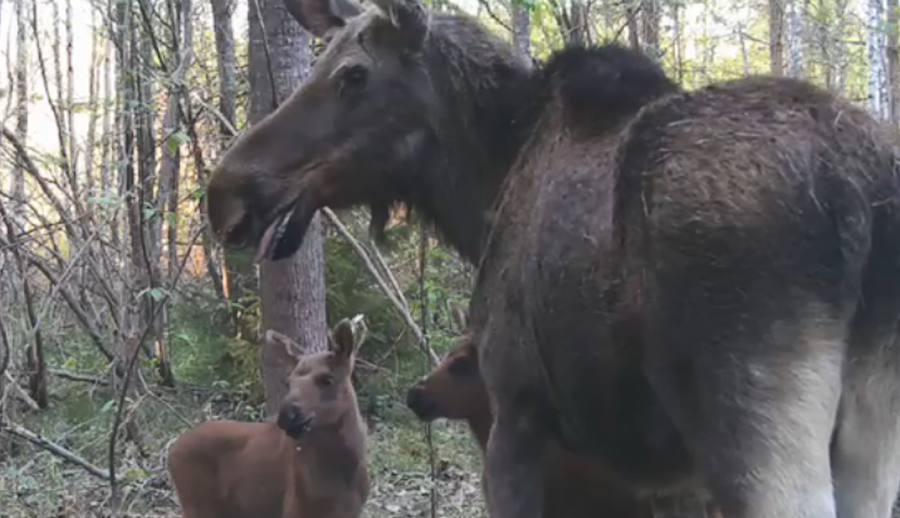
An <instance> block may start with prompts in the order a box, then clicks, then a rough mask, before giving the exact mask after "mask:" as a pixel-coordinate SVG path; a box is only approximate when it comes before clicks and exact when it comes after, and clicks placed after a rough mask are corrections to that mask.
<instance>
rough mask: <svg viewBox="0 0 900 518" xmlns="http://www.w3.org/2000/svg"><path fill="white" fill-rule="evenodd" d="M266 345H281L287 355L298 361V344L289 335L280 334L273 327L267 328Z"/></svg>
mask: <svg viewBox="0 0 900 518" xmlns="http://www.w3.org/2000/svg"><path fill="white" fill-rule="evenodd" d="M265 342H266V347H283V348H284V351H285V352H286V353H287V355H288V356H290V357H291V358H293V359H294V360H296V361H300V356H301V354H300V344H298V343H297V342H295V341H294V340H293V339H292V338H291V337H289V336H287V335H284V334H281V333H279V332H278V331H275V330H274V329H269V330H268V331H266V334H265Z"/></svg>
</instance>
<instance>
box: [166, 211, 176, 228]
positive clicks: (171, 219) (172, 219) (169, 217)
mask: <svg viewBox="0 0 900 518" xmlns="http://www.w3.org/2000/svg"><path fill="white" fill-rule="evenodd" d="M166 223H168V224H169V226H170V227H177V226H178V214H176V213H174V212H169V213H167V214H166Z"/></svg>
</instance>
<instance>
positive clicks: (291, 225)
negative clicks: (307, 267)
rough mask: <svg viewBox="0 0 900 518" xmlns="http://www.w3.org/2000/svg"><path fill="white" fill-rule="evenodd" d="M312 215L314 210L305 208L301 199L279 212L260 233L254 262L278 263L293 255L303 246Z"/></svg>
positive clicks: (305, 205)
mask: <svg viewBox="0 0 900 518" xmlns="http://www.w3.org/2000/svg"><path fill="white" fill-rule="evenodd" d="M313 215H315V210H310V209H309V208H307V204H306V203H304V202H303V200H302V198H297V199H296V200H295V201H294V203H292V204H290V205H289V206H287V207H286V208H284V209H283V210H281V211H279V212H278V213H277V214H276V215H275V217H274V218H272V221H271V223H269V225H268V226H267V227H266V230H265V231H264V232H263V233H262V236H261V237H260V239H259V243H257V246H256V255H255V256H254V261H255V262H257V263H259V262H261V261H262V260H263V259H268V260H270V261H280V260H281V259H286V258H288V257H290V256H292V255H294V253H295V252H297V250H298V249H299V248H300V245H302V244H303V238H304V236H305V235H306V231H307V230H308V229H309V224H310V222H312V218H313Z"/></svg>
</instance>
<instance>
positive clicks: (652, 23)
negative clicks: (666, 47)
mask: <svg viewBox="0 0 900 518" xmlns="http://www.w3.org/2000/svg"><path fill="white" fill-rule="evenodd" d="M641 29H642V33H643V34H642V39H643V47H644V53H645V54H647V55H648V56H649V57H650V58H651V59H653V60H654V61H659V60H660V59H661V58H662V50H661V49H660V46H659V0H643V6H642V9H641Z"/></svg>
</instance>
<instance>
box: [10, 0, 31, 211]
mask: <svg viewBox="0 0 900 518" xmlns="http://www.w3.org/2000/svg"><path fill="white" fill-rule="evenodd" d="M26 1H27V0H16V138H17V139H19V142H23V143H24V142H27V141H28V44H29V42H28V37H27V35H26V34H27V32H28V21H27V19H26V16H27V14H26V13H27V11H26V10H25V2H26ZM22 162H23V158H22V157H21V156H19V157H18V158H17V160H16V161H15V167H13V175H12V185H11V186H10V192H11V193H12V199H13V206H12V209H11V211H10V212H11V213H12V215H13V217H16V218H19V219H21V218H22V217H23V216H24V209H25V167H24V166H23V165H22Z"/></svg>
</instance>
